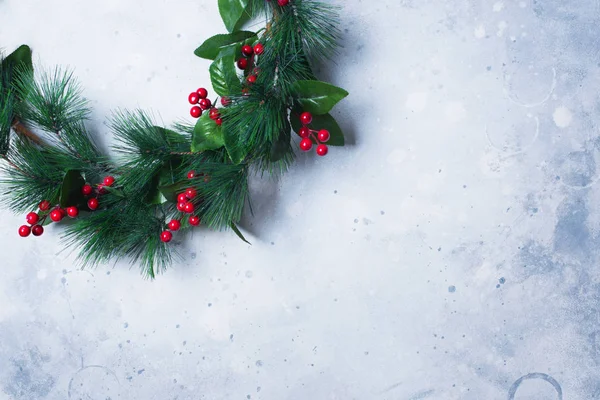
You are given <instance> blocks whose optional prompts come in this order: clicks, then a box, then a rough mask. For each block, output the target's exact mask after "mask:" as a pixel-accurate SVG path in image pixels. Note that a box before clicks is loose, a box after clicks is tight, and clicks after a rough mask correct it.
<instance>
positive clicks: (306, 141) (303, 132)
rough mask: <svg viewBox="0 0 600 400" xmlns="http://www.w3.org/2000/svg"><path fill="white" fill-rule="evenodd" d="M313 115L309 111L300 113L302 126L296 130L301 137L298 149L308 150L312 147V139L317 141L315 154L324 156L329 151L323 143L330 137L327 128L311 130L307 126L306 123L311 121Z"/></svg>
mask: <svg viewBox="0 0 600 400" xmlns="http://www.w3.org/2000/svg"><path fill="white" fill-rule="evenodd" d="M312 120H313V117H312V114H311V113H309V112H303V113H302V114H300V122H301V123H302V125H303V126H302V128H300V131H299V132H298V135H299V136H300V137H301V138H302V140H301V141H300V150H302V151H309V150H310V149H312V146H313V140H314V141H315V142H317V143H318V145H317V154H318V155H320V156H324V155H326V154H327V152H328V151H329V148H328V147H327V145H326V144H325V142H327V141H328V140H329V138H330V137H331V135H330V134H329V131H328V130H327V129H321V130H318V131H316V130H313V129H310V128H309V127H308V125H309V124H310V123H311V122H312Z"/></svg>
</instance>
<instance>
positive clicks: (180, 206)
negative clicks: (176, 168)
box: [160, 171, 206, 243]
mask: <svg viewBox="0 0 600 400" xmlns="http://www.w3.org/2000/svg"><path fill="white" fill-rule="evenodd" d="M187 177H188V179H193V178H195V177H196V172H195V171H190V172H188V174H187ZM205 181H206V178H205ZM197 194H198V193H197V192H196V189H194V188H193V187H189V188H187V189H186V190H185V191H184V192H182V193H179V194H178V195H177V210H179V212H181V213H182V214H193V213H194V211H195V210H196V206H195V205H194V203H193V199H194V198H195V197H196V195H197ZM188 222H189V223H190V225H192V226H198V225H200V217H198V216H197V215H190V217H189V218H188ZM167 227H168V229H167V230H164V231H163V232H161V234H160V240H162V241H163V242H164V243H169V242H170V241H171V240H172V239H173V233H172V232H175V231H178V230H179V228H181V219H172V220H171V221H169V223H168V224H167Z"/></svg>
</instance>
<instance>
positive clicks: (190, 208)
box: [183, 201, 196, 214]
mask: <svg viewBox="0 0 600 400" xmlns="http://www.w3.org/2000/svg"><path fill="white" fill-rule="evenodd" d="M195 209H196V207H194V203H191V202H189V201H188V202H187V203H185V206H183V212H185V213H186V214H191V213H193V212H194V210H195Z"/></svg>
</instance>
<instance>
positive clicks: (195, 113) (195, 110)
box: [190, 106, 202, 118]
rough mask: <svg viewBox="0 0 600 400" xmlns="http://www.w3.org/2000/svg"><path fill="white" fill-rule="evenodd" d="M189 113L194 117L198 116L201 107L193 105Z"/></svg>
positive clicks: (200, 112)
mask: <svg viewBox="0 0 600 400" xmlns="http://www.w3.org/2000/svg"><path fill="white" fill-rule="evenodd" d="M190 115H191V116H192V117H194V118H200V116H201V115H202V109H201V108H200V107H198V106H194V107H192V108H191V110H190Z"/></svg>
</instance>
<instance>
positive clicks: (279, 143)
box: [271, 119, 292, 162]
mask: <svg viewBox="0 0 600 400" xmlns="http://www.w3.org/2000/svg"><path fill="white" fill-rule="evenodd" d="M284 121H285V128H284V129H283V131H282V132H280V133H279V137H278V138H277V140H276V141H275V142H273V144H272V145H271V161H273V162H275V161H279V160H281V159H282V158H283V157H284V156H285V154H286V153H287V152H288V151H289V148H290V140H292V137H291V130H292V127H291V126H290V123H289V122H288V120H287V119H285V120H284Z"/></svg>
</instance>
